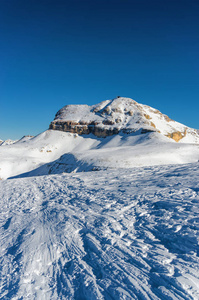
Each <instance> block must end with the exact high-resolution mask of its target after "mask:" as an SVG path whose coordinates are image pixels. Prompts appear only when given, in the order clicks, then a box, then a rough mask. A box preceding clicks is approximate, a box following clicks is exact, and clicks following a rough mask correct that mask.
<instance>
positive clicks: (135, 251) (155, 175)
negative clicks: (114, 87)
mask: <svg viewBox="0 0 199 300" xmlns="http://www.w3.org/2000/svg"><path fill="white" fill-rule="evenodd" d="M50 128H51V129H49V130H46V131H45V132H43V133H41V134H39V135H38V136H36V137H31V136H26V137H23V138H22V139H20V140H18V141H17V142H15V143H12V144H10V145H9V144H7V145H5V144H4V146H3V147H0V178H1V179H6V178H9V180H1V181H0V208H1V209H0V240H1V243H0V299H3V300H4V299H5V300H9V299H13V300H14V299H16V300H19V299H23V300H37V299H39V300H40V299H41V300H65V299H66V300H76V299H82V300H83V299H86V300H120V299H121V300H132V299H135V300H140V299H142V300H162V299H165V300H167V299H168V300H198V299H199V260H198V257H199V251H198V249H199V235H198V232H199V231H198V230H199V222H198V220H199V216H198V212H199V183H198V182H199V181H198V178H199V163H198V161H199V143H198V141H199V140H198V131H196V130H194V129H191V128H188V127H187V126H185V125H182V124H179V123H177V122H175V121H172V120H170V119H169V118H168V117H167V116H165V115H163V114H161V113H160V112H158V111H157V110H155V109H153V108H150V107H148V106H145V105H141V104H138V103H137V102H135V101H134V100H132V99H129V98H121V97H120V98H116V99H114V100H107V101H104V102H101V103H100V104H97V105H94V106H87V105H78V106H74V105H71V106H66V107H64V108H63V109H61V110H60V111H59V112H58V113H57V114H56V117H55V120H54V121H53V122H52V123H51V125H50ZM168 165H169V166H168ZM83 171H87V172H83ZM90 171H92V172H90ZM93 171H98V172H93ZM66 172H67V173H68V174H66ZM38 175H39V176H38ZM13 177H15V178H13Z"/></svg>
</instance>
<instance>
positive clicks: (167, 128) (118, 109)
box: [49, 97, 199, 143]
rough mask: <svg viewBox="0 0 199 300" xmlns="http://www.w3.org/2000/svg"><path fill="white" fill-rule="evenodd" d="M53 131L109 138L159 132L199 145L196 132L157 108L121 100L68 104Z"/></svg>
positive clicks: (54, 124) (54, 123) (124, 99)
mask: <svg viewBox="0 0 199 300" xmlns="http://www.w3.org/2000/svg"><path fill="white" fill-rule="evenodd" d="M49 128H50V129H54V130H62V131H67V132H72V133H78V134H89V133H93V134H94V135H96V136H98V137H106V136H110V135H114V134H118V133H121V132H122V133H135V132H139V133H146V132H159V133H161V134H163V135H165V136H167V137H169V138H172V139H173V140H175V141H176V142H179V141H181V142H184V143H199V134H198V132H197V130H195V129H192V128H189V127H187V126H185V125H183V124H180V123H178V122H175V121H173V120H171V119H170V118H169V117H168V116H166V115H164V114H162V113H161V112H160V111H158V110H157V109H154V108H152V107H150V106H147V105H143V104H139V103H137V102H136V101H135V100H133V99H130V98H124V97H118V98H116V99H113V100H107V101H103V102H101V103H99V104H96V105H92V106H88V105H67V106H65V107H63V108H62V109H61V110H59V111H58V112H57V114H56V116H55V119H54V121H53V122H51V124H50V127H49Z"/></svg>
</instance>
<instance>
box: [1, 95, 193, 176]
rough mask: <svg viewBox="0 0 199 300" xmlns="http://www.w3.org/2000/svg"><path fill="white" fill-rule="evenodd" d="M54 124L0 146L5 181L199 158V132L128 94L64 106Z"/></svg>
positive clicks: (188, 160)
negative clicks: (136, 100)
mask: <svg viewBox="0 0 199 300" xmlns="http://www.w3.org/2000/svg"><path fill="white" fill-rule="evenodd" d="M152 124H153V125H152ZM50 128H53V129H50V130H47V131H45V132H43V133H41V134H39V135H38V136H36V137H33V138H32V137H30V136H28V137H24V138H22V139H21V140H19V141H17V142H16V143H14V144H12V145H10V146H9V145H7V146H4V147H0V155H1V160H0V177H1V178H2V179H5V178H8V177H12V176H17V175H18V176H33V175H45V174H57V173H62V172H77V171H90V170H99V169H106V168H132V167H140V166H153V165H162V164H181V163H191V162H196V161H198V160H199V147H198V141H199V137H198V133H197V131H196V130H194V129H191V128H188V127H187V126H185V125H182V124H180V123H177V122H175V121H172V120H170V119H169V118H168V117H166V116H165V115H163V114H161V113H160V112H157V111H156V110H155V109H153V108H150V107H148V106H145V105H141V104H138V103H137V102H135V101H134V100H132V99H129V98H121V97H120V98H117V99H114V100H112V101H111V100H107V101H104V102H101V103H100V104H97V105H94V106H87V105H77V106H76V105H69V106H66V107H64V108H63V109H61V110H60V111H59V112H58V113H57V114H56V117H55V120H54V121H53V122H52V123H51V125H50ZM54 129H56V130H54ZM183 134H184V137H182V135H183ZM177 136H178V137H180V136H181V137H182V138H181V139H180V140H179V141H178V142H175V141H174V140H175V139H176V140H178V138H176V137H177ZM171 137H173V138H171ZM27 172H28V173H27ZM24 173H25V174H24Z"/></svg>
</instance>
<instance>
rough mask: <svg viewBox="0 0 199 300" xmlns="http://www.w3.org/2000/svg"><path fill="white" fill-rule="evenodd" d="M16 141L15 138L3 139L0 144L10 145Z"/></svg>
mask: <svg viewBox="0 0 199 300" xmlns="http://www.w3.org/2000/svg"><path fill="white" fill-rule="evenodd" d="M16 142H17V140H11V139H8V140H5V141H0V146H7V145H12V144H14V143H16Z"/></svg>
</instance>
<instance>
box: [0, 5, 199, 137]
mask: <svg viewBox="0 0 199 300" xmlns="http://www.w3.org/2000/svg"><path fill="white" fill-rule="evenodd" d="M198 53H199V1H198V0H196V1H193V0H186V1H185V0H178V1H175V0H155V1H153V0H135V1H134V0H106V1H105V0H87V1H85V0H79V1H78V0H65V1H64V0H0V139H7V138H11V139H18V138H20V137H22V136H23V135H27V134H31V135H36V134H38V133H40V132H42V131H44V130H46V129H47V128H48V126H49V123H50V122H51V121H52V120H53V118H54V115H55V113H56V112H57V111H58V110H59V109H60V108H61V107H63V106H64V105H66V104H89V105H91V104H95V103H98V102H100V101H103V100H106V99H112V98H115V97H116V96H125V97H130V98H133V99H134V100H136V101H138V102H140V103H143V104H147V105H150V106H152V107H155V108H157V109H159V110H160V111H161V112H163V113H165V114H167V115H169V116H170V117H171V118H172V119H174V120H176V121H179V122H181V123H184V124H186V125H187V126H190V127H193V128H197V129H198V128H199V117H198V115H199V55H198Z"/></svg>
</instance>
